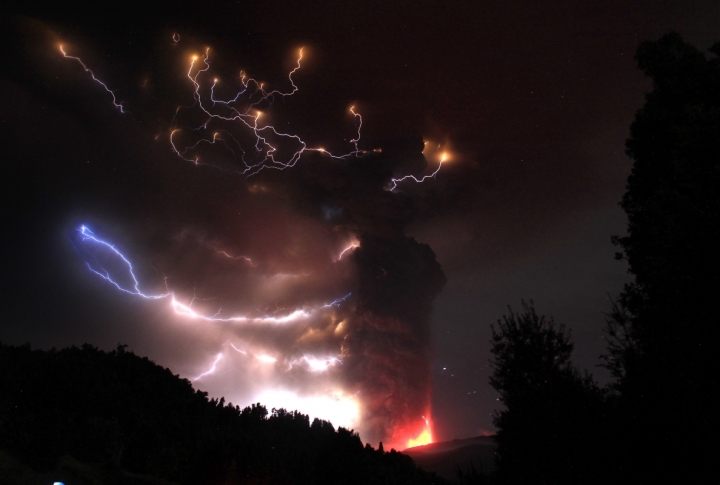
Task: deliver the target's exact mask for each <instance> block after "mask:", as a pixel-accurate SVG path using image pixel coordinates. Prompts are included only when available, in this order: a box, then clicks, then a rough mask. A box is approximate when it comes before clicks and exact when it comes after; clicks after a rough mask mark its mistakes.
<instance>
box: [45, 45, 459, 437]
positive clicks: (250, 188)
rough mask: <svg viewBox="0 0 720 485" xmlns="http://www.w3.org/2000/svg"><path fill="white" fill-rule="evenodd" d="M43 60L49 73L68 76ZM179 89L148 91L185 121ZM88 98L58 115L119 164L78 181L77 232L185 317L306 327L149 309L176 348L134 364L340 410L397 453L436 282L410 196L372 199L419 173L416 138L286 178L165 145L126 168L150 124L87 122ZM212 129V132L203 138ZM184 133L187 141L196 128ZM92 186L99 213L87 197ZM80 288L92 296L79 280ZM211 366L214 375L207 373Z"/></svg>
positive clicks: (421, 411)
mask: <svg viewBox="0 0 720 485" xmlns="http://www.w3.org/2000/svg"><path fill="white" fill-rule="evenodd" d="M166 50H168V49H166ZM164 55H176V54H173V53H172V52H169V53H168V52H165V53H164ZM218 55H219V56H221V55H222V53H220V54H218ZM56 62H57V66H58V69H59V70H61V71H63V72H65V71H69V70H70V69H72V66H68V65H63V64H62V60H61V59H58V60H57V61H56ZM164 62H165V64H166V65H167V64H168V62H167V61H164ZM178 74H183V69H182V68H178ZM68 75H75V76H76V75H77V73H75V74H72V73H71V74H68ZM281 82H282V80H278V83H281ZM151 84H152V83H151ZM181 87H182V89H180V88H178V87H177V86H174V87H173V88H172V89H169V90H168V91H167V92H163V91H162V90H161V89H158V90H157V91H156V92H154V93H153V95H154V96H164V97H165V98H167V99H162V100H161V102H159V103H158V105H160V106H169V105H171V104H172V103H173V102H174V101H173V99H174V98H178V99H181V100H183V101H184V102H185V103H186V106H188V107H187V108H186V109H187V110H193V109H195V110H197V106H195V105H193V104H189V105H187V96H186V95H187V90H191V89H192V86H191V85H186V86H181ZM93 88H94V86H93V85H92V83H84V84H83V85H82V86H78V87H76V88H74V90H75V93H74V94H75V98H74V99H71V100H70V102H71V103H72V102H76V103H78V104H80V105H81V106H82V108H83V109H82V110H77V111H78V112H82V115H83V116H86V117H88V118H85V119H84V120H78V123H80V124H97V123H99V122H100V121H102V122H104V123H106V124H107V128H106V129H102V128H95V130H94V132H93V136H95V137H98V138H99V139H97V140H96V141H95V142H94V143H96V144H98V145H107V144H108V143H116V144H119V145H121V148H120V149H119V150H118V153H116V154H113V157H115V159H116V162H120V165H118V163H115V164H112V163H106V164H105V165H103V166H101V167H100V168H98V169H96V172H95V173H93V177H91V178H88V180H86V181H85V182H84V183H85V185H84V186H81V190H85V191H86V192H88V193H91V194H92V195H91V196H89V197H90V200H93V201H101V202H102V204H100V205H96V204H94V205H92V207H91V208H88V207H87V205H82V204H76V205H75V206H74V207H72V212H73V216H72V219H73V220H76V221H83V222H87V223H88V224H92V225H93V229H94V230H96V232H97V233H98V234H101V235H102V236H103V237H105V238H106V239H107V240H109V241H113V242H114V243H117V247H118V248H120V249H121V250H122V251H123V252H124V254H126V255H128V257H129V258H130V259H131V260H132V261H133V264H134V267H135V269H136V271H137V275H138V278H139V280H140V284H141V286H142V287H143V291H146V292H149V293H151V292H155V293H160V292H164V291H170V292H172V294H173V295H175V297H177V299H178V300H179V301H182V302H183V304H185V305H188V306H189V307H190V308H192V310H193V311H194V312H196V313H197V314H202V315H205V316H211V317H213V318H226V317H229V316H232V315H238V314H241V315H245V316H249V317H261V316H278V317H282V316H286V315H289V314H291V313H292V312H294V311H297V310H303V311H306V312H308V314H309V315H310V316H308V317H307V318H301V319H298V320H297V321H293V322H291V323H267V322H228V321H207V320H203V319H197V318H196V319H188V318H187V317H184V316H182V315H175V314H174V313H173V312H172V310H171V309H170V308H169V306H168V305H167V304H165V303H163V302H161V301H158V303H157V305H158V306H160V307H162V308H164V310H155V311H156V312H159V313H156V315H155V317H154V318H155V319H156V320H157V319H162V320H163V321H164V322H165V323H164V327H163V328H164V330H163V331H161V332H160V333H163V332H164V333H165V335H166V337H167V340H168V341H172V342H174V343H175V347H176V348H175V349H169V347H170V345H169V344H164V346H163V347H158V348H160V350H158V352H159V355H150V357H151V358H154V359H157V360H158V361H160V362H162V363H169V364H170V365H171V367H172V368H173V370H175V371H176V372H180V373H181V375H184V376H186V377H188V378H197V380H196V381H195V385H196V387H199V388H201V389H204V390H208V391H209V392H211V394H214V395H218V396H220V395H223V396H225V397H226V398H227V399H228V400H232V401H233V402H236V403H238V404H248V403H250V402H253V401H257V400H258V399H259V400H262V396H263V395H266V394H264V393H266V392H267V391H283V392H284V391H287V392H291V393H294V394H295V395H297V396H300V397H307V398H313V397H317V396H320V397H323V398H327V399H329V400H330V401H332V400H333V399H334V400H340V399H350V400H354V401H355V402H357V403H359V409H358V414H357V415H356V416H355V417H354V420H353V424H354V426H355V429H356V430H357V431H359V432H360V433H361V436H362V438H363V439H365V440H366V441H370V442H373V443H377V442H378V441H384V442H385V443H386V444H390V445H394V446H396V447H403V446H404V445H405V443H406V442H407V440H408V439H410V438H414V437H416V436H417V435H418V434H420V432H421V431H422V430H423V429H424V427H425V421H424V417H427V414H428V412H429V411H430V394H431V379H430V368H429V365H430V364H429V359H430V353H431V342H430V331H429V323H430V314H431V312H432V305H433V301H434V299H435V297H436V296H437V295H438V294H439V292H440V291H441V289H442V287H443V285H444V283H445V276H444V274H443V272H442V269H441V268H440V265H439V264H438V263H437V261H436V259H435V255H434V253H433V251H432V250H431V249H430V247H429V246H427V245H425V244H422V243H419V242H417V241H416V240H415V239H413V238H411V237H408V236H407V235H405V233H404V228H405V227H406V226H407V224H409V223H410V222H411V221H412V220H413V218H414V217H415V216H416V215H417V212H418V210H419V209H418V206H417V205H416V203H415V202H414V200H413V197H411V196H409V195H407V194H404V193H403V192H402V191H401V190H397V191H396V192H389V191H388V190H387V188H388V185H389V182H390V179H391V177H393V176H397V175H398V174H401V173H402V174H404V173H408V172H420V171H422V170H424V169H426V168H427V162H426V160H425V158H424V157H423V155H422V150H423V142H422V139H421V138H420V137H419V136H418V137H411V138H407V139H395V140H389V141H382V142H381V141H376V142H375V143H373V145H372V146H370V147H366V148H369V149H370V150H372V149H373V148H382V151H381V152H372V151H370V152H368V153H366V154H364V156H361V157H354V156H353V157H347V158H344V159H332V158H330V157H328V156H326V155H324V154H321V153H312V152H307V153H305V154H304V155H303V157H302V158H301V159H300V161H299V162H298V163H297V164H296V165H295V166H294V167H292V168H287V169H286V170H263V171H261V172H260V173H258V174H256V175H254V176H252V177H249V178H247V177H245V176H243V175H242V173H241V172H242V170H241V168H242V167H240V166H239V163H238V159H237V158H234V155H235V153H239V152H237V151H236V152H235V153H230V152H227V151H225V152H224V154H223V157H220V158H217V164H216V163H214V161H215V160H216V158H215V157H216V152H217V151H218V149H220V148H222V147H221V146H219V145H212V144H208V146H209V148H211V150H208V151H205V152H204V151H202V150H201V148H202V147H203V145H198V146H199V147H200V148H198V149H196V150H195V152H197V153H200V155H202V156H203V159H204V163H203V164H201V165H194V164H192V163H189V162H187V161H185V160H181V159H179V158H177V157H174V156H172V154H171V153H170V152H171V150H170V147H169V146H165V145H168V144H167V140H166V138H167V135H163V136H164V137H165V138H164V140H165V142H164V146H163V148H166V153H165V154H162V155H158V153H159V152H158V148H157V143H156V144H155V145H154V146H153V148H151V149H149V150H150V152H151V153H152V154H153V156H154V158H152V159H151V160H149V161H148V160H147V159H142V160H136V159H134V158H136V157H134V155H136V154H137V153H138V152H139V151H142V150H143V149H147V148H148V147H149V146H150V145H151V144H152V142H151V140H153V135H154V133H145V134H141V133H142V132H143V130H142V129H141V128H142V126H140V128H138V123H140V124H142V123H143V122H144V121H143V120H148V119H151V118H153V119H155V118H157V117H158V116H159V115H160V114H162V112H161V111H157V110H153V109H149V108H143V107H142V106H143V105H142V103H140V102H137V103H132V102H128V105H130V106H134V107H135V111H133V113H132V118H130V117H124V118H122V117H121V116H119V115H117V114H113V116H114V118H112V117H109V116H108V115H107V114H103V115H102V116H101V115H95V116H96V118H95V119H93V116H94V115H93V114H92V113H93V112H92V109H93V105H92V104H91V103H90V102H89V101H88V100H87V99H85V98H84V97H83V96H84V91H83V90H88V89H90V90H92V89H93ZM183 89H184V91H183ZM301 89H302V86H301ZM66 96H69V95H66ZM183 96H185V98H183ZM92 102H93V103H96V102H97V97H93V98H92ZM262 108H264V109H267V110H268V111H271V108H272V109H274V108H275V107H274V106H270V105H269V104H268V106H262ZM98 109H100V110H101V109H102V107H98ZM291 109H292V101H291V100H289V99H285V100H283V103H282V104H281V106H279V110H280V112H281V115H278V117H277V118H278V119H286V118H287V119H290V118H289V116H290V115H287V117H283V116H285V114H284V111H283V110H286V111H288V112H289V111H291ZM330 109H332V108H327V109H326V108H318V109H317V110H316V111H315V112H313V113H311V114H310V115H311V116H314V117H317V116H322V114H323V113H324V112H325V111H328V110H330ZM166 111H167V110H166ZM88 113H89V115H88ZM304 116H308V114H307V113H305V114H304ZM178 119H180V118H176V121H177V120H178ZM187 119H194V118H193V117H190V116H189V117H187ZM298 119H299V122H297V123H295V126H300V127H302V116H300V118H298ZM354 121H356V120H355V119H351V120H350V121H349V122H348V126H347V127H345V128H344V130H345V132H346V133H345V134H346V135H347V136H346V137H345V138H346V139H348V137H349V136H352V135H353V134H354V132H353V130H356V126H355V125H354V124H353V122H354ZM188 123H189V122H188ZM315 123H317V121H315ZM226 124H228V122H227V121H223V120H220V121H217V120H216V123H215V125H214V126H213V127H212V129H213V130H221V129H223V126H224V125H226ZM156 125H157V123H155V122H153V123H152V124H151V123H146V126H156ZM118 126H125V128H123V129H121V130H117V127H118ZM127 126H131V128H127ZM185 128H186V129H194V130H197V131H196V135H197V134H198V133H199V134H200V135H197V136H198V137H199V138H202V133H201V130H200V127H199V126H190V127H185ZM333 130H334V131H338V129H337V128H336V127H332V129H331V130H330V131H333ZM128 132H130V133H133V134H139V135H138V136H135V137H134V140H133V142H132V146H131V147H130V148H128V147H122V144H123V140H122V138H121V137H120V136H119V135H118V133H121V134H122V133H128ZM229 132H230V130H226V131H225V133H229ZM110 133H113V134H112V135H110ZM177 140H180V138H178V139H177ZM153 141H154V140H153ZM178 143H179V141H178ZM193 143H195V142H193ZM363 143H364V142H363V141H361V145H362V144H363ZM330 148H332V149H334V150H337V151H341V150H343V149H346V148H347V146H337V147H328V149H330ZM93 149H94V148H90V150H93ZM195 152H194V153H195ZM278 152H279V153H282V150H279V151H278ZM197 153H195V154H197ZM228 153H230V155H228ZM233 164H235V167H236V168H237V170H235V171H233V170H232V167H233ZM118 166H119V167H120V168H119V172H120V174H121V176H120V177H118V175H117V173H118V170H117V167H118ZM148 180H151V182H148ZM108 186H112V187H113V195H114V199H113V201H112V202H108V201H107V200H105V197H104V191H103V190H102V188H103V187H108ZM73 229H74V228H70V229H69V232H71V231H72V230H73ZM72 237H77V236H76V235H75V236H72V235H71V238H72ZM348 248H349V249H348ZM344 250H347V251H346V252H344V253H343V251H344ZM341 254H342V257H340V255H341ZM77 262H78V264H81V261H77ZM91 276H92V275H91ZM85 284H87V285H97V286H102V285H103V284H106V282H104V281H102V280H100V279H93V278H92V277H88V278H87V280H86V281H85ZM348 294H349V295H350V296H349V297H347V298H346V299H345V300H343V301H342V302H338V303H337V304H335V305H330V302H332V301H333V300H337V299H340V298H342V297H344V296H346V295H348ZM122 298H125V296H122ZM163 305H164V306H163ZM148 320H149V321H150V320H152V319H150V318H149V319H148ZM140 338H142V335H141V336H140ZM218 356H220V357H218ZM212 364H215V365H214V371H213V372H212V373H207V371H208V370H209V369H210V368H211V365H212ZM271 404H274V403H271ZM329 405H332V403H330V404H329ZM284 406H286V407H293V403H292V402H288V403H287V404H284ZM301 411H306V410H303V409H301ZM318 414H319V417H321V418H322V417H325V418H326V419H330V420H332V419H333V416H323V415H322V414H321V412H318ZM335 424H336V425H337V424H343V423H337V422H336V423H335Z"/></svg>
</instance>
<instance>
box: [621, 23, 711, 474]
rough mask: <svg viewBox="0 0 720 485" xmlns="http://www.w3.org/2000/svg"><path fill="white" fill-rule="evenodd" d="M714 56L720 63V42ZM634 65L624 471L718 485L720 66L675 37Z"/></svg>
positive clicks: (649, 47)
mask: <svg viewBox="0 0 720 485" xmlns="http://www.w3.org/2000/svg"><path fill="white" fill-rule="evenodd" d="M710 51H711V52H712V53H714V54H715V56H718V55H720V43H716V44H715V45H714V46H713V47H712V48H711V49H710ZM635 59H636V61H637V64H638V67H639V68H640V69H641V70H642V71H643V72H645V74H646V75H647V76H649V77H650V78H651V79H652V81H653V90H652V91H651V92H650V93H648V94H647V95H646V101H645V105H644V106H643V107H642V109H640V110H639V111H638V112H637V115H636V117H635V121H634V122H633V124H632V126H631V136H630V138H629V139H628V140H627V144H626V147H627V154H628V155H629V156H630V157H631V158H632V159H633V168H632V173H631V175H630V177H629V178H628V182H627V192H626V193H625V195H624V197H623V199H622V202H621V206H622V207H623V209H624V210H625V212H626V213H627V217H628V232H627V235H626V236H624V237H616V238H614V240H615V243H616V244H618V245H619V246H620V248H621V249H622V253H619V254H618V257H619V258H626V259H627V261H628V264H629V271H630V273H631V274H633V275H634V281H633V282H632V283H631V284H628V285H627V286H626V287H625V289H624V291H623V293H622V294H621V296H620V298H619V300H618V302H617V304H616V306H615V308H614V309H613V311H612V312H611V314H610V318H609V331H610V335H611V336H612V337H613V340H612V342H611V346H610V349H609V355H608V366H609V367H610V369H611V371H612V372H613V374H614V375H615V377H616V378H617V386H616V388H617V390H618V391H619V393H620V397H621V399H620V405H621V409H622V411H623V416H624V422H623V423H622V425H623V428H624V429H625V431H626V432H625V437H624V439H622V440H621V443H622V444H621V446H622V447H623V448H624V454H625V455H626V457H627V460H626V462H625V463H624V465H623V466H624V467H626V468H627V469H626V473H625V474H624V475H625V476H626V477H627V478H628V481H632V482H633V483H660V482H663V483H670V482H671V481H672V480H682V481H684V482H687V483H700V481H699V480H700V477H701V476H704V477H705V479H707V477H710V476H712V477H714V479H713V480H711V481H710V482H708V483H717V482H718V477H720V474H719V473H718V471H717V469H716V468H714V469H711V468H710V464H711V463H712V462H713V461H714V460H716V459H717V456H718V451H720V450H719V449H718V446H717V443H718V432H719V431H720V428H719V427H718V423H719V421H718V414H717V409H718V407H719V406H720V401H719V400H718V397H717V396H720V388H719V386H718V373H717V363H716V362H717V360H716V359H717V355H718V352H719V351H720V344H719V342H720V341H719V340H718V338H719V337H720V331H719V329H720V327H719V326H718V324H717V315H716V312H715V307H716V304H715V302H716V301H717V295H718V291H719V290H720V255H719V252H718V249H717V247H718V242H719V241H720V219H719V217H718V215H719V214H720V211H719V209H720V61H719V60H718V58H717V57H711V58H708V57H706V56H705V55H704V54H703V53H702V52H700V51H698V50H697V49H696V48H694V47H693V46H691V45H689V44H687V43H685V42H684V41H683V39H682V38H681V37H680V36H679V35H678V34H676V33H670V34H667V35H665V36H663V37H662V38H660V39H659V40H657V41H652V42H645V43H643V44H641V45H640V46H639V48H638V50H637V53H636V56H635ZM659 463H661V464H669V463H677V465H675V466H669V467H668V466H658V464H659ZM703 481H704V480H703Z"/></svg>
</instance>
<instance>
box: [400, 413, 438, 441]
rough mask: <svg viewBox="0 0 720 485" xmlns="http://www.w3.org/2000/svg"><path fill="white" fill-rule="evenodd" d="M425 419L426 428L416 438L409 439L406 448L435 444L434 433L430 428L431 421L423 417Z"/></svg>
mask: <svg viewBox="0 0 720 485" xmlns="http://www.w3.org/2000/svg"><path fill="white" fill-rule="evenodd" d="M423 419H424V420H425V427H424V428H423V430H422V431H421V432H420V434H418V435H417V436H416V437H415V438H410V439H408V442H407V445H406V446H405V448H412V447H414V446H423V445H429V444H430V443H432V442H433V437H432V431H431V427H430V420H429V419H428V418H426V417H425V416H423Z"/></svg>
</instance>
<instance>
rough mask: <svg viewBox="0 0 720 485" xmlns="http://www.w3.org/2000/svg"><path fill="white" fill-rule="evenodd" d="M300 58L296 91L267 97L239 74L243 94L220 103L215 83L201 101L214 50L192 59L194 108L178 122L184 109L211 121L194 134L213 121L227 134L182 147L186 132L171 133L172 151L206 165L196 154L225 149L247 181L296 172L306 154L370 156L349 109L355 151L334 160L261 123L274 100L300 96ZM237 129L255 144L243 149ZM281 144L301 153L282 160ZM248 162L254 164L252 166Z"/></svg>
mask: <svg viewBox="0 0 720 485" xmlns="http://www.w3.org/2000/svg"><path fill="white" fill-rule="evenodd" d="M302 58H303V49H300V52H299V55H298V59H297V61H296V65H295V67H294V68H293V69H292V70H291V71H290V73H289V74H288V81H289V83H290V86H291V87H292V89H290V90H289V91H287V92H283V91H280V90H277V89H275V90H272V91H269V92H268V91H265V89H264V85H263V83H260V82H259V81H257V80H255V79H253V78H248V77H246V75H245V74H241V76H240V79H239V81H240V84H241V89H240V90H238V91H237V93H236V94H235V95H234V96H232V97H231V98H230V99H228V100H221V99H218V98H217V97H216V96H215V87H216V86H217V84H218V83H219V82H220V81H219V80H218V79H217V78H214V79H213V81H212V84H211V85H210V89H209V96H205V95H203V91H207V89H206V88H205V89H204V88H203V79H202V78H203V77H204V76H205V75H206V74H207V73H208V71H209V70H210V50H209V49H207V50H206V51H205V54H204V56H203V57H202V58H200V57H199V56H197V55H195V56H192V57H191V59H190V67H189V69H188V71H187V78H188V79H189V80H190V82H191V83H192V85H193V97H194V100H195V103H194V104H193V105H192V106H189V107H186V108H183V107H179V108H178V110H177V111H176V116H177V113H179V112H180V111H181V110H182V109H190V108H194V107H197V108H199V109H200V110H201V111H202V112H203V113H204V114H205V115H206V116H207V117H208V118H207V120H206V121H205V122H204V123H203V124H202V125H200V126H197V127H195V128H191V129H190V130H191V131H193V132H198V131H209V126H208V125H209V124H210V123H211V122H212V121H218V122H221V123H226V124H228V125H229V126H228V127H227V128H226V129H222V130H215V131H213V132H212V134H211V135H207V136H201V138H200V139H199V140H198V141H196V142H194V143H191V144H188V145H184V146H180V145H179V144H178V143H177V142H176V137H177V136H178V134H179V133H181V132H182V131H183V129H181V128H178V127H175V128H173V129H172V130H171V132H170V144H171V147H172V150H173V151H174V152H175V154H177V155H178V156H179V157H180V158H182V159H183V160H187V161H189V162H192V163H195V164H202V163H203V161H202V160H201V159H200V156H199V155H197V154H194V152H195V151H196V149H197V148H199V147H200V146H202V145H214V144H216V143H222V144H223V146H224V147H225V148H226V149H227V150H228V152H229V153H231V155H232V157H233V159H235V160H236V161H237V162H239V163H240V164H241V165H242V168H241V169H240V172H241V173H243V174H245V175H247V176H251V175H254V174H257V173H258V172H260V171H261V170H264V169H266V168H272V169H276V170H285V169H287V168H290V167H294V166H295V165H296V164H297V162H298V161H299V160H300V158H301V157H302V155H303V154H304V153H305V152H318V153H322V154H324V155H327V156H329V157H330V158H333V159H345V158H348V157H353V156H361V155H364V154H365V153H367V152H365V151H364V150H361V149H360V148H359V147H358V143H359V141H360V137H361V129H362V116H361V115H360V114H359V113H358V112H357V111H355V107H354V106H352V107H350V110H349V111H350V113H351V114H352V116H353V117H354V118H355V120H356V124H357V136H356V137H354V138H353V139H351V140H350V144H351V145H352V146H353V149H352V150H351V151H349V152H348V153H344V154H341V155H338V154H334V153H332V152H330V151H328V150H326V149H325V148H322V147H309V146H308V144H307V143H306V142H305V141H303V140H302V139H301V138H300V137H299V136H298V135H294V134H290V133H285V132H283V131H280V130H278V129H277V128H275V127H274V126H272V125H270V124H263V123H262V122H261V118H262V119H264V118H265V117H264V116H263V112H262V111H261V109H260V106H267V107H270V106H272V103H273V101H274V99H275V97H276V96H279V97H290V96H292V95H293V94H295V93H296V92H297V91H298V90H299V88H298V86H297V85H296V84H295V81H294V80H293V74H295V73H296V72H297V71H298V70H299V69H300V68H301V61H302ZM198 66H199V67H198ZM241 105H244V106H241ZM236 128H242V129H243V132H244V133H245V134H249V133H252V140H253V141H252V143H249V144H244V143H242V142H241V141H240V140H239V139H238V137H236V136H233V135H232V134H231V132H230V130H232V129H236ZM279 143H283V147H284V148H287V145H295V146H297V148H296V149H295V150H294V151H292V153H290V154H289V155H287V156H285V157H282V158H280V156H279V155H278V151H279V150H280V145H279ZM248 145H252V146H248ZM248 158H250V159H252V160H255V161H250V160H249V159H248Z"/></svg>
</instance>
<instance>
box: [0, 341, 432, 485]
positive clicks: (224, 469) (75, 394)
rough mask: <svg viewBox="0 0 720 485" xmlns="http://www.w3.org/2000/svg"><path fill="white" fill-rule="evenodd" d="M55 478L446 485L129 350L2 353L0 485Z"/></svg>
mask: <svg viewBox="0 0 720 485" xmlns="http://www.w3.org/2000/svg"><path fill="white" fill-rule="evenodd" d="M11 461H14V462H18V463H19V465H17V466H14V467H9V468H8V467H6V465H7V463H9V462H11ZM6 468H7V469H6ZM38 473H40V475H38ZM43 473H46V475H43ZM48 474H49V475H48ZM48 476H52V477H53V480H60V479H61V480H62V481H63V482H65V483H79V484H89V483H93V484H99V485H115V484H130V485H137V484H143V485H148V484H161V483H162V484H165V485H167V484H171V483H172V484H178V485H181V484H193V485H205V484H206V485H216V484H217V485H231V484H238V485H239V484H257V483H264V484H271V485H272V484H282V485H292V484H298V485H300V484H307V485H323V484H337V483H343V484H348V485H352V484H358V485H359V484H363V485H374V484H378V485H380V484H393V485H396V484H413V485H415V484H427V485H430V484H442V483H445V482H444V481H443V480H442V479H439V478H437V477H436V476H434V475H431V474H428V473H426V472H424V471H423V470H421V469H419V468H418V467H417V466H416V465H415V463H414V462H413V461H412V459H411V458H410V457H408V456H406V455H402V454H400V453H397V452H395V450H392V451H391V452H390V453H384V452H383V451H382V450H377V451H376V450H374V449H372V447H370V446H369V445H367V446H365V447H363V445H362V442H361V441H360V438H359V436H358V435H357V433H354V432H353V431H352V430H346V429H343V428H339V429H337V430H335V428H334V427H333V426H332V424H330V423H329V422H327V421H321V420H317V419H316V420H314V421H313V423H312V424H310V421H309V419H308V416H306V415H304V414H301V413H298V412H296V411H295V412H289V411H286V410H285V409H273V410H272V412H271V413H268V411H267V409H265V408H264V407H263V406H261V405H259V404H257V405H252V406H249V407H246V408H244V409H240V408H239V407H237V406H233V405H232V404H226V403H225V400H224V399H222V398H221V399H219V400H218V399H208V397H207V393H204V392H200V391H196V390H194V389H193V388H192V386H191V384H190V382H189V381H187V380H186V379H181V378H179V377H178V376H176V375H173V374H172V373H171V372H170V371H169V370H168V369H164V368H162V367H160V366H158V365H155V364H154V363H153V362H151V361H149V360H148V359H147V358H140V357H138V356H136V355H135V354H133V353H132V352H128V351H126V350H125V348H124V347H123V346H120V347H118V349H117V350H115V351H113V352H103V351H101V350H98V349H96V348H94V347H92V346H90V345H84V346H83V347H82V348H76V347H71V348H68V349H63V350H60V351H56V350H54V349H53V350H50V351H47V352H44V351H40V350H31V348H30V346H29V345H28V346H23V347H12V346H6V345H3V344H1V343H0V482H1V483H2V484H3V485H5V484H8V485H15V484H17V485H20V484H25V483H47V481H48V480H47V479H46V478H47V477H48Z"/></svg>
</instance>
